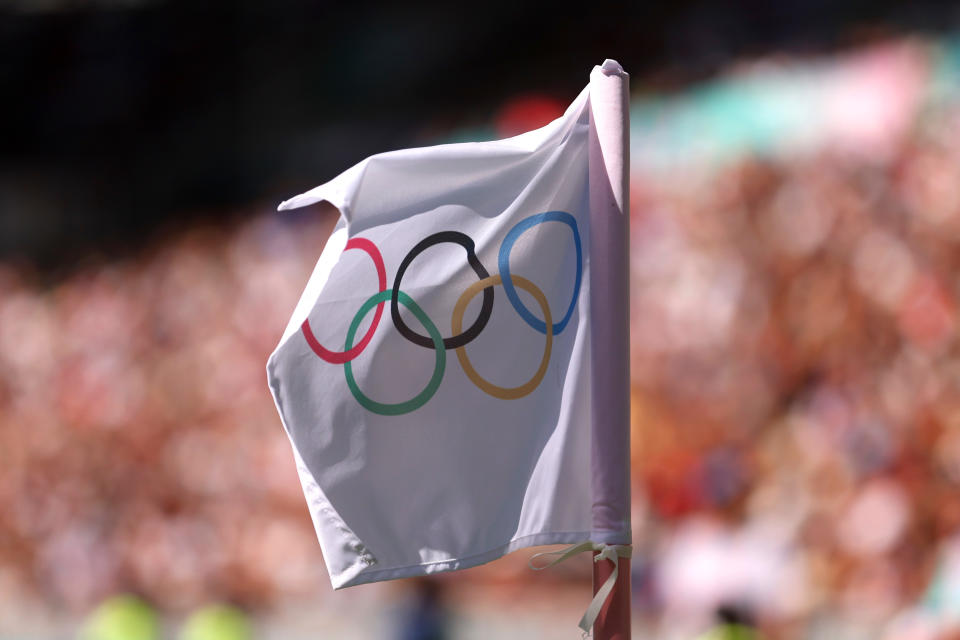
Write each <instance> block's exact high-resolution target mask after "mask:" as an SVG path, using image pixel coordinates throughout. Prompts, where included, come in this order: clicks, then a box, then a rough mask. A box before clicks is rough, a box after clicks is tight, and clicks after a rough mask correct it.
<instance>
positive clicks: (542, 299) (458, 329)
mask: <svg viewBox="0 0 960 640" xmlns="http://www.w3.org/2000/svg"><path fill="white" fill-rule="evenodd" d="M511 280H513V284H515V285H516V286H518V287H520V288H521V289H523V290H524V291H526V292H528V293H529V294H530V295H532V296H533V298H534V300H536V301H537V303H538V304H539V305H540V308H541V309H542V310H543V321H544V323H545V324H546V329H547V332H546V333H547V342H546V344H545V345H544V348H543V359H542V360H541V361H540V368H539V369H537V372H536V373H535V374H533V377H532V378H530V380H528V381H527V382H526V383H524V384H522V385H520V386H519V387H498V386H497V385H495V384H493V383H491V382H487V381H486V380H484V379H483V378H482V377H480V374H479V373H477V371H476V369H474V368H473V365H472V364H470V359H469V358H467V348H466V347H465V346H464V347H458V348H457V359H458V360H460V366H461V367H462V368H463V371H464V373H466V374H467V377H468V378H470V380H471V381H472V382H473V384H475V385H477V386H478V387H479V388H480V389H481V390H483V391H485V392H487V393H489V394H490V395H491V396H493V397H494V398H501V399H503V400H514V399H516V398H522V397H523V396H525V395H527V394H529V393H530V392H532V391H533V390H534V389H536V388H537V387H538V386H539V385H540V382H541V381H542V380H543V376H544V375H546V373H547V366H548V365H549V364H550V351H551V349H552V348H553V318H552V317H551V316H550V305H549V304H548V303H547V297H546V296H545V295H543V292H542V291H540V289H539V288H537V285H535V284H533V283H532V282H530V281H529V280H527V279H526V278H521V277H520V276H512V277H511ZM498 284H503V278H501V277H500V274H497V275H493V276H490V277H489V278H484V279H483V280H479V281H477V282H474V283H473V284H471V285H470V286H469V287H467V290H466V291H464V292H463V294H462V295H461V296H460V299H459V300H457V304H456V305H454V307H453V319H452V320H451V323H452V324H453V334H454V335H460V334H461V333H462V332H463V313H464V311H466V309H467V304H469V302H470V301H471V300H472V299H473V298H474V296H476V295H477V294H478V293H480V292H481V291H483V290H484V289H486V288H487V287H492V286H495V285H498Z"/></svg>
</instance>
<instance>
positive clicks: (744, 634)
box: [697, 624, 760, 640]
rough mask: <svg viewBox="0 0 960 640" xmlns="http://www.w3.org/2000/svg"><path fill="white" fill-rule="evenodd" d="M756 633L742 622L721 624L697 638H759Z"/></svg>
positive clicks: (733, 639)
mask: <svg viewBox="0 0 960 640" xmlns="http://www.w3.org/2000/svg"><path fill="white" fill-rule="evenodd" d="M759 638H760V637H759V636H758V635H757V633H756V632H755V631H754V630H753V629H751V628H750V627H745V626H743V625H742V624H721V625H717V626H716V627H714V628H713V629H711V630H710V631H707V632H706V633H705V634H703V635H702V636H700V637H698V638H697V640H759Z"/></svg>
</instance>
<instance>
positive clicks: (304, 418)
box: [267, 65, 630, 588]
mask: <svg viewBox="0 0 960 640" xmlns="http://www.w3.org/2000/svg"><path fill="white" fill-rule="evenodd" d="M605 67H606V65H605ZM616 68H617V69H619V65H617V67H616ZM598 69H599V68H598ZM595 72H596V70H595ZM620 73H622V70H620ZM590 105H591V90H590V87H589V86H588V87H587V88H586V89H584V90H583V92H581V94H580V95H579V96H578V97H577V98H576V99H575V100H574V102H573V103H572V104H571V105H570V106H569V108H568V109H567V110H566V112H565V113H564V115H563V116H562V117H561V118H559V119H557V120H556V121H554V122H552V123H550V124H549V125H547V126H545V127H543V128H541V129H538V130H535V131H531V132H529V133H525V134H523V135H520V136H516V137H514V138H509V139H506V140H499V141H495V142H485V143H468V144H452V145H443V146H438V147H431V148H422V149H409V150H403V151H394V152H390V153H384V154H380V155H376V156H373V157H371V158H368V159H366V160H364V161H362V162H361V163H359V164H358V165H356V166H354V167H353V168H351V169H349V170H347V171H346V172H344V173H343V174H341V175H340V176H338V177H336V178H334V179H333V180H331V181H330V182H328V183H326V184H323V185H321V186H319V187H316V188H314V189H312V190H310V191H307V192H306V193H303V194H301V195H299V196H296V197H294V198H292V199H290V200H287V201H285V202H283V203H282V204H281V205H280V209H293V208H296V207H302V206H306V205H310V204H313V203H316V202H320V201H328V202H330V203H332V204H333V205H334V206H335V207H337V208H338V209H339V210H340V213H341V217H340V220H339V222H338V224H337V226H336V228H335V230H334V232H333V234H332V235H331V237H330V239H329V240H328V242H327V244H326V246H325V248H324V250H323V252H322V254H321V256H320V259H319V261H318V263H317V266H316V268H315V270H314V272H313V274H312V276H311V277H310V279H309V281H308V283H307V286H306V289H305V291H304V292H303V295H302V297H301V299H300V302H299V303H298V305H297V307H296V309H295V310H294V313H293V317H292V318H291V320H290V323H289V325H288V326H287V329H286V331H285V332H284V334H283V337H282V339H281V340H280V343H279V345H278V346H277V348H276V350H275V351H274V353H273V354H272V355H271V356H270V359H269V361H268V364H267V374H268V380H269V384H270V389H271V391H272V393H273V397H274V400H275V402H276V405H277V409H278V411H279V413H280V417H281V419H282V422H283V425H284V427H285V429H286V431H287V434H288V436H289V438H290V440H291V443H292V445H293V450H294V456H295V459H296V463H297V469H298V471H299V475H300V479H301V482H302V485H303V489H304V492H305V495H306V498H307V502H308V505H309V509H310V513H311V516H312V518H313V522H314V525H315V527H316V531H317V535H318V537H319V540H320V544H321V547H322V550H323V554H324V557H325V559H326V563H327V568H328V570H329V572H330V578H331V581H332V583H333V586H334V587H335V588H340V587H346V586H351V585H357V584H361V583H365V582H373V581H377V580H386V579H391V578H401V577H408V576H414V575H422V574H426V573H432V572H437V571H446V570H452V569H461V568H466V567H470V566H474V565H477V564H481V563H484V562H488V561H490V560H493V559H495V558H497V557H499V556H501V555H503V554H505V553H507V552H509V551H511V550H514V549H517V548H520V547H525V546H531V545H540V544H555V543H579V542H584V541H589V540H592V541H595V542H610V543H618V544H628V543H629V538H630V533H629V516H628V515H624V513H623V512H622V510H621V511H620V512H618V514H616V515H615V517H613V518H609V517H606V518H601V519H600V520H599V521H598V518H597V507H596V505H597V503H598V498H597V496H596V495H594V494H593V485H595V484H596V473H594V474H593V476H592V475H591V465H592V464H593V465H594V466H597V465H596V463H592V462H591V446H593V449H594V454H596V448H597V445H596V442H594V440H595V435H594V434H593V432H592V425H593V422H594V421H595V417H594V416H595V414H596V408H597V407H595V406H593V405H594V404H595V403H596V402H597V400H596V399H595V397H596V396H595V394H594V391H595V390H594V389H593V383H594V380H593V378H594V376H593V375H592V374H591V348H592V347H591V345H592V342H594V341H595V340H596V338H595V337H592V336H591V327H592V323H594V322H595V318H594V317H593V316H595V315H596V314H597V311H596V309H595V308H594V309H593V311H591V309H592V305H591V297H592V296H593V295H594V292H593V291H591V289H592V287H591V264H592V262H594V260H592V258H594V256H591V250H590V247H591V242H590V240H591V236H590V234H591V211H590V210H591V186H590V182H591V176H592V175H593V172H592V171H591V166H590V163H591V153H590V151H591V144H592V142H591V140H592V138H595V132H594V133H592V132H591V128H592V126H593V119H592V117H591V109H590ZM606 189H607V190H609V189H610V185H609V184H608V185H607V186H606ZM622 204H623V203H622V202H621V206H622ZM624 246H625V245H624ZM600 262H603V260H600ZM615 304H616V305H617V306H618V309H617V310H613V311H611V313H624V314H625V308H626V307H625V305H626V301H625V300H623V299H621V300H619V301H615ZM451 356H452V357H451ZM621 382H623V384H624V385H625V384H626V381H625V380H623V381H621ZM615 386H616V385H615ZM594 471H596V469H594ZM625 491H626V490H625V489H624V492H625ZM599 502H604V500H602V499H600V500H599ZM608 502H609V501H608ZM602 506H604V507H605V508H608V510H609V507H610V504H609V503H607V504H605V505H602ZM627 514H628V511H627Z"/></svg>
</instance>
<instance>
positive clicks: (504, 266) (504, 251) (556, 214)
mask: <svg viewBox="0 0 960 640" xmlns="http://www.w3.org/2000/svg"><path fill="white" fill-rule="evenodd" d="M543 222H562V223H564V224H565V225H567V226H568V227H570V230H571V231H573V244H574V245H575V246H576V248H577V278H576V281H575V282H574V283H573V299H572V300H570V307H569V308H568V309H567V312H566V313H565V314H564V316H563V318H561V319H560V321H559V322H555V323H554V324H553V335H558V334H559V333H560V332H561V331H563V330H564V328H565V327H566V326H567V323H568V322H569V321H570V316H572V315H573V309H574V307H576V306H577V298H578V297H579V296H580V280H581V278H582V276H583V250H582V249H581V248H580V232H579V231H578V230H577V220H576V218H574V217H573V216H572V215H570V214H569V213H567V212H566V211H547V212H546V213H538V214H536V215H532V216H530V217H529V218H524V219H523V220H521V221H520V222H518V223H517V224H516V225H514V227H513V228H512V229H510V231H509V232H508V233H507V237H506V238H504V239H503V244H501V245H500V256H499V259H498V266H499V268H500V277H501V278H502V279H503V290H504V291H505V292H506V294H507V299H508V300H509V301H510V304H512V305H513V308H514V309H516V310H517V313H519V314H520V317H521V318H523V320H524V321H525V322H526V323H527V324H528V325H530V326H531V327H533V328H534V329H536V330H537V331H539V332H540V333H542V334H544V335H546V333H547V324H546V323H545V322H544V321H543V320H541V319H540V318H538V317H536V316H535V315H533V314H532V313H530V310H529V309H527V308H526V307H525V306H523V302H522V301H521V300H520V296H519V295H517V290H516V289H515V288H514V286H513V279H512V278H511V277H510V252H511V251H512V250H513V244H514V243H515V242H516V241H517V238H519V237H520V235H521V234H522V233H523V232H524V231H526V230H527V229H530V228H532V227H535V226H537V225H538V224H540V223H543Z"/></svg>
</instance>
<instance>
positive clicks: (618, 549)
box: [527, 542, 633, 638]
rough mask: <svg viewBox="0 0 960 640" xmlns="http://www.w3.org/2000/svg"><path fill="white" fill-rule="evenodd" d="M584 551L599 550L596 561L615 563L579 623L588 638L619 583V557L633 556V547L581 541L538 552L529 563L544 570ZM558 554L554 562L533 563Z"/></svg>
mask: <svg viewBox="0 0 960 640" xmlns="http://www.w3.org/2000/svg"><path fill="white" fill-rule="evenodd" d="M584 551H598V552H599V553H597V555H595V556H594V557H593V561H594V562H600V561H601V560H609V561H610V562H612V563H613V571H612V572H611V573H610V576H609V577H608V578H607V580H606V582H604V583H603V585H602V586H601V587H600V588H599V589H597V593H596V594H594V596H593V600H591V601H590V605H589V606H588V607H587V610H586V611H585V612H584V614H583V617H582V618H580V623H579V624H578V625H577V626H578V627H580V629H581V630H582V631H583V637H584V638H587V637H589V636H590V630H591V629H592V628H593V623H594V622H596V621H597V616H599V615H600V610H601V609H602V608H603V604H604V603H605V602H606V601H607V598H609V597H610V593H611V592H612V591H613V586H614V585H615V584H616V583H617V576H618V575H619V574H620V563H619V559H620V558H629V557H631V556H632V555H633V547H632V546H630V545H628V544H603V543H598V542H581V543H580V544H575V545H572V546H569V547H567V548H566V549H560V550H559V551H544V552H543V553H536V554H534V555H533V556H531V557H530V560H528V561H527V565H528V566H529V567H530V568H531V569H533V570H534V571H542V570H544V569H547V568H549V567H552V566H553V565H555V564H559V563H561V562H563V561H564V560H567V559H569V558H571V557H573V556H575V555H577V554H578V553H583V552H584ZM557 555H558V556H560V557H559V558H557V559H556V560H554V561H553V562H548V563H547V564H545V565H543V566H537V565H535V564H534V563H533V561H534V560H536V559H537V558H539V557H541V556H557Z"/></svg>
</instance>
